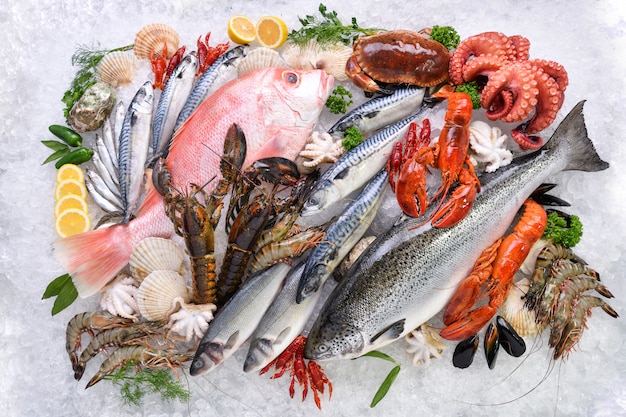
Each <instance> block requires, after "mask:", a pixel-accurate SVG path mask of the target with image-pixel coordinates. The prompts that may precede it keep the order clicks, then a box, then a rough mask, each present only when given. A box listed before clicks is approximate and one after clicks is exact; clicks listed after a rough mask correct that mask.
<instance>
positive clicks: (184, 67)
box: [151, 54, 198, 157]
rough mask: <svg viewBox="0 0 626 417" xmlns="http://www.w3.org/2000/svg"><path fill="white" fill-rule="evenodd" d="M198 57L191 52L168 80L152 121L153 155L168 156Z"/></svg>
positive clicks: (193, 77)
mask: <svg viewBox="0 0 626 417" xmlns="http://www.w3.org/2000/svg"><path fill="white" fill-rule="evenodd" d="M197 71H198V58H196V56H195V55H193V54H189V55H187V56H186V57H185V58H183V60H182V61H180V63H179V64H178V65H177V66H176V68H175V69H174V72H173V73H172V76H171V77H170V78H169V79H168V80H167V84H165V87H164V88H163V92H162V93H161V97H159V102H158V104H157V107H156V113H155V115H154V120H153V122H152V144H151V145H152V155H153V156H157V155H158V156H163V157H165V156H167V151H168V149H169V146H170V141H171V139H172V133H173V132H174V124H175V123H176V120H177V119H178V114H179V113H180V111H181V110H182V108H183V106H184V105H185V102H186V101H187V98H188V97H189V93H190V92H191V89H192V88H193V83H194V80H195V79H196V72H197Z"/></svg>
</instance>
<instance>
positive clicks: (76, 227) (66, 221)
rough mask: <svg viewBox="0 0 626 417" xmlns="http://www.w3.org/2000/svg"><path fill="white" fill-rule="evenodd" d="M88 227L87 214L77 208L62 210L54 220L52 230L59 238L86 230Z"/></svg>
mask: <svg viewBox="0 0 626 417" xmlns="http://www.w3.org/2000/svg"><path fill="white" fill-rule="evenodd" d="M90 228H91V220H90V219H89V215H88V214H87V213H85V212H84V211H83V210H80V209H77V208H68V209H66V210H63V211H62V212H61V213H59V215H58V216H57V218H56V220H55V222H54V230H55V231H56V232H57V235H59V237H61V238H64V237H68V236H72V235H76V234H79V233H84V232H87V231H89V229H90Z"/></svg>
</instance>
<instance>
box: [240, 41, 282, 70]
mask: <svg viewBox="0 0 626 417" xmlns="http://www.w3.org/2000/svg"><path fill="white" fill-rule="evenodd" d="M280 67H287V63H286V62H285V60H284V59H282V58H281V57H280V54H279V53H278V52H276V51H275V50H273V49H270V48H265V47H259V48H256V49H253V50H251V51H250V52H248V54H247V55H246V56H245V57H243V58H242V59H241V61H240V62H239V65H238V66H237V73H238V75H239V76H240V77H241V76H242V75H244V74H246V73H248V72H250V71H254V70H257V69H261V68H280Z"/></svg>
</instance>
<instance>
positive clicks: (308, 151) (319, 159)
mask: <svg viewBox="0 0 626 417" xmlns="http://www.w3.org/2000/svg"><path fill="white" fill-rule="evenodd" d="M344 153H346V150H345V148H344V147H343V146H342V145H341V141H340V140H336V139H335V138H333V137H332V136H331V135H329V134H328V133H326V132H323V133H319V132H313V133H312V134H311V137H310V138H309V140H308V141H307V144H306V145H305V147H304V149H303V150H302V151H301V152H300V156H301V157H302V158H305V159H306V161H304V162H303V165H304V166H305V167H306V168H314V167H316V166H318V165H321V164H325V163H331V164H334V163H335V162H337V159H339V158H341V156H342V155H343V154H344Z"/></svg>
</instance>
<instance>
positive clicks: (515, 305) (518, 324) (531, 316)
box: [500, 278, 544, 337]
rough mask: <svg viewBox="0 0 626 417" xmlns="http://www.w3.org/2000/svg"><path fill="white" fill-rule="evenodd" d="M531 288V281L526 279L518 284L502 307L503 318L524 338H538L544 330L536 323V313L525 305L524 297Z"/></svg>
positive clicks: (514, 286)
mask: <svg viewBox="0 0 626 417" xmlns="http://www.w3.org/2000/svg"><path fill="white" fill-rule="evenodd" d="M529 288H530V281H528V279H526V278H523V279H521V280H520V281H518V282H516V283H515V284H514V285H513V287H512V288H511V291H509V295H508V296H507V298H506V300H504V303H502V306H501V307H500V314H501V315H502V317H504V318H505V319H506V321H508V322H509V324H510V325H511V326H512V327H513V328H514V329H515V331H516V332H517V334H519V335H520V336H522V337H526V336H536V335H538V334H540V333H541V332H542V331H543V329H544V327H543V326H542V325H540V324H537V323H536V321H535V319H536V315H535V312H534V311H532V310H529V309H528V308H527V307H526V306H525V305H524V303H525V300H524V299H523V298H522V297H524V295H526V293H527V292H528V289H529Z"/></svg>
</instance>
